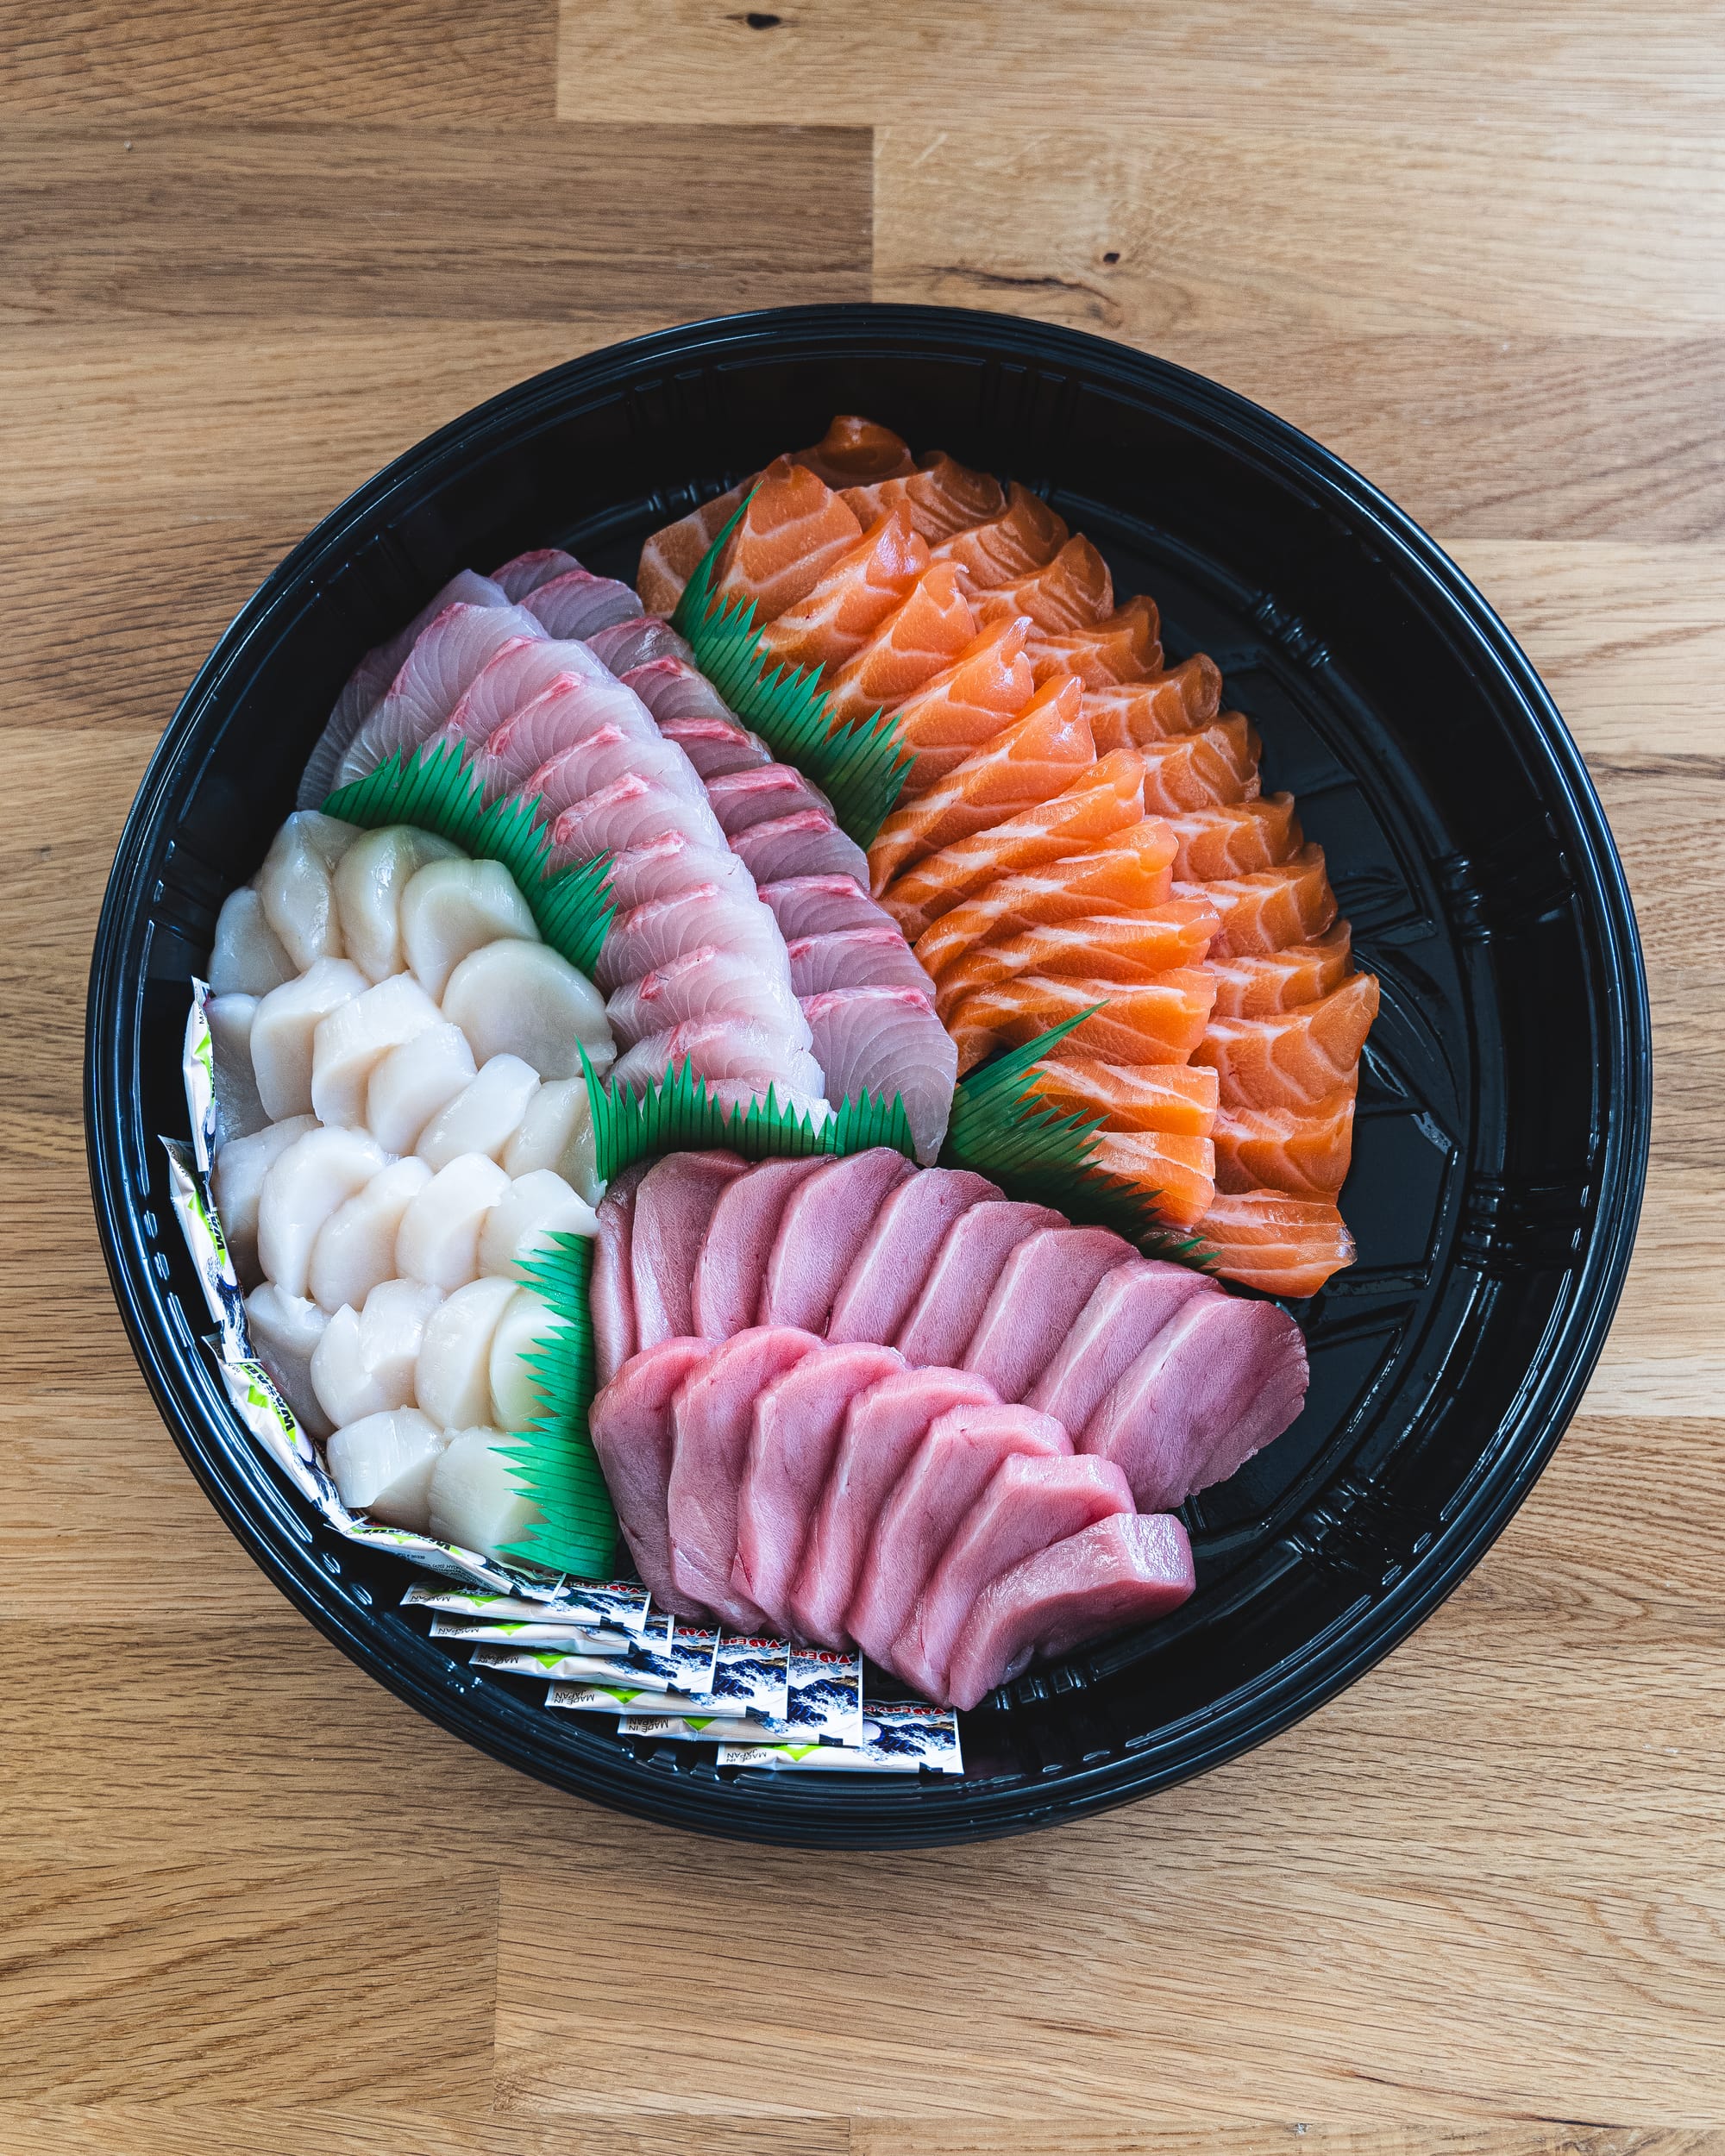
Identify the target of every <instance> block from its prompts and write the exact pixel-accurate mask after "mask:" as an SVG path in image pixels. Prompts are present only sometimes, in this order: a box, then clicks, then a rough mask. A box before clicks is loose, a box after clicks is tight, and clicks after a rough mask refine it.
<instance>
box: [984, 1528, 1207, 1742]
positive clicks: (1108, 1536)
mask: <svg viewBox="0 0 1725 2156" xmlns="http://www.w3.org/2000/svg"><path fill="white" fill-rule="evenodd" d="M1196 1584H1197V1582H1196V1578H1195V1575H1194V1572H1193V1570H1192V1545H1191V1544H1190V1543H1189V1541H1188V1540H1187V1539H1186V1530H1185V1529H1184V1528H1183V1527H1182V1526H1181V1524H1180V1522H1179V1521H1178V1520H1176V1519H1173V1518H1172V1517H1171V1516H1170V1514H1167V1513H1143V1514H1135V1513H1115V1514H1113V1515H1112V1517H1110V1518H1109V1519H1107V1520H1098V1521H1097V1523H1096V1525H1095V1526H1094V1527H1086V1528H1085V1529H1084V1530H1083V1532H1082V1533H1081V1534H1076V1535H1069V1536H1068V1537H1067V1539H1065V1540H1064V1541H1063V1542H1056V1543H1052V1544H1051V1545H1050V1546H1049V1547H1048V1548H1047V1549H1045V1550H1041V1551H1038V1553H1037V1554H1036V1556H1034V1557H1026V1558H1025V1559H1024V1561H1023V1562H1022V1563H1021V1564H1015V1565H1013V1567H1012V1569H1011V1570H1010V1571H1007V1572H1003V1573H1001V1574H1000V1577H999V1578H998V1579H994V1580H991V1581H990V1582H989V1583H988V1586H987V1587H985V1588H984V1589H983V1590H982V1594H981V1595H979V1596H978V1597H977V1599H976V1601H975V1606H974V1607H973V1608H972V1609H971V1612H970V1614H969V1618H968V1619H967V1620H966V1622H965V1625H964V1628H963V1631H962V1632H961V1633H959V1635H958V1641H957V1645H956V1646H955V1647H954V1649H953V1651H952V1659H951V1662H950V1665H949V1667H948V1671H947V1680H946V1697H947V1698H948V1700H949V1701H950V1702H951V1704H952V1705H953V1706H955V1707H957V1708H961V1709H965V1710H968V1709H969V1708H973V1707H975V1705H976V1704H977V1702H979V1701H981V1700H983V1699H986V1698H987V1697H988V1694H989V1693H990V1692H992V1691H993V1690H994V1689H995V1687H996V1686H997V1685H1000V1684H1008V1683H1011V1682H1012V1680H1013V1677H1018V1676H1019V1675H1020V1674H1021V1673H1022V1672H1023V1671H1024V1670H1027V1669H1028V1668H1029V1667H1030V1664H1031V1663H1032V1660H1034V1659H1037V1658H1040V1659H1041V1660H1043V1661H1044V1662H1051V1661H1055V1660H1057V1659H1058V1658H1059V1657H1060V1656H1062V1655H1063V1654H1069V1653H1070V1652H1071V1651H1072V1650H1073V1648H1075V1647H1080V1646H1082V1645H1084V1644H1085V1643H1086V1642H1087V1641H1088V1640H1091V1639H1101V1637H1102V1636H1103V1634H1104V1633H1110V1632H1116V1631H1118V1630H1119V1629H1120V1627H1121V1626H1125V1625H1144V1624H1148V1623H1150V1621H1151V1620H1152V1619H1153V1618H1157V1617H1161V1616H1163V1615H1164V1614H1166V1613H1167V1612H1168V1611H1169V1610H1170V1609H1177V1608H1179V1606H1180V1605H1181V1603H1182V1602H1183V1601H1186V1599H1187V1598H1188V1596H1189V1595H1190V1594H1191V1592H1192V1589H1193V1588H1194V1587H1195V1585H1196Z"/></svg>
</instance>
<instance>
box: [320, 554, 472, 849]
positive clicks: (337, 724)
mask: <svg viewBox="0 0 1725 2156" xmlns="http://www.w3.org/2000/svg"><path fill="white" fill-rule="evenodd" d="M509 603H510V602H509V594H508V593H507V592H505V591H504V590H503V589H502V588H501V587H500V586H499V585H496V584H494V583H493V582H492V580H491V579H490V578H489V577H488V576H478V575H476V574H475V573H474V571H473V570H472V569H462V570H461V572H460V573H458V574H456V575H455V576H453V577H451V578H450V580H449V582H448V583H447V584H446V585H445V586H443V588H442V591H441V592H438V593H437V594H436V598H434V599H432V600H431V601H430V604H429V605H425V606H422V607H421V608H420V610H419V611H418V612H417V614H416V615H415V616H414V617H413V619H412V620H411V622H409V623H408V624H407V626H406V628H405V629H404V630H401V631H400V632H399V633H398V635H396V636H392V637H391V638H390V639H389V641H388V642H386V643H380V644H378V645H377V646H375V647H374V648H373V649H372V650H370V651H368V652H367V654H366V655H365V657H364V658H363V659H361V661H360V663H359V664H358V666H356V667H354V670H353V672H352V673H351V674H349V675H348V682H347V686H346V687H345V688H344V689H343V690H342V693H341V694H340V696H338V697H337V698H336V708H335V709H334V711H331V712H330V714H329V721H328V723H327V724H326V725H325V726H324V729H323V732H322V734H320V735H319V736H318V738H317V747H316V748H315V749H313V750H312V752H311V757H310V759H309V760H308V761H307V763H306V766H305V771H304V776H303V777H302V778H301V780H300V781H299V793H298V797H297V798H296V799H295V802H294V806H295V807H296V808H303V809H308V808H312V809H315V808H322V807H323V802H324V799H325V797H326V796H327V795H328V794H329V791H330V789H331V788H332V787H334V785H335V783H336V772H337V770H338V769H339V768H340V767H341V762H342V757H343V756H344V755H346V754H347V753H348V743H350V742H351V741H352V740H353V738H354V735H355V734H357V733H358V732H359V730H360V728H361V725H362V724H364V722H365V720H366V718H367V717H368V716H369V714H370V712H371V710H372V707H373V705H375V704H376V703H377V702H378V701H379V699H380V698H381V697H382V696H383V695H384V694H385V693H386V691H387V689H388V687H389V685H390V683H391V682H392V681H393V680H394V679H395V677H396V675H397V674H399V673H400V671H401V666H402V661H404V660H405V658H406V656H407V655H408V653H409V652H410V651H411V650H412V649H413V647H414V644H415V643H416V642H417V640H418V637H419V634H420V631H421V630H423V629H427V628H429V627H430V624H432V623H433V622H434V621H436V618H437V617H438V615H439V614H441V613H442V611H444V609H445V608H446V607H449V606H455V605H463V606H494V607H499V608H502V607H506V606H507V605H509Z"/></svg>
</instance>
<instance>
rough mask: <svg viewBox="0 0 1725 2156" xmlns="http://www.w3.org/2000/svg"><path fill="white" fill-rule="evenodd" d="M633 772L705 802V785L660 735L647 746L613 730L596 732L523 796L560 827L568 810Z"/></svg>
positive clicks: (535, 775)
mask: <svg viewBox="0 0 1725 2156" xmlns="http://www.w3.org/2000/svg"><path fill="white" fill-rule="evenodd" d="M631 772H632V773H634V774H637V776H639V777H641V778H643V779H653V780H656V781H657V782H658V783H659V784H660V785H661V786H663V787H668V788H669V789H670V791H671V792H672V793H681V794H683V795H684V796H685V797H686V798H687V799H689V800H691V801H696V802H699V800H700V799H702V798H703V796H702V789H701V782H700V780H699V778H698V777H697V776H696V774H695V771H694V768H693V765H691V763H690V762H689V760H688V758H687V756H686V755H684V754H683V752H682V751H681V749H678V748H676V747H675V746H674V744H673V743H670V742H668V741H663V740H662V739H660V737H659V736H657V735H656V734H655V736H654V737H653V739H652V740H651V741H642V740H641V739H639V738H638V737H637V736H635V735H633V734H625V733H624V732H623V731H622V730H621V729H619V728H618V727H616V726H609V725H607V726H600V727H599V728H597V729H595V730H594V731H593V733H591V734H590V735H588V736H587V738H586V740H585V741H581V742H577V743H576V744H575V746H574V748H573V749H565V750H564V751H563V753H562V754H561V755H559V756H554V757H553V758H552V759H551V761H549V763H546V764H542V765H541V766H540V767H539V768H538V769H537V770H536V771H532V772H530V773H529V774H528V775H527V777H526V778H524V780H522V782H521V786H520V788H519V791H520V793H521V795H522V798H523V799H524V800H529V801H536V802H537V803H538V805H539V816H540V818H541V820H542V821H543V822H544V823H548V824H549V823H555V821H556V819H557V818H558V817H560V816H561V814H562V812H563V811H564V810H565V809H568V808H573V807H574V805H575V804H576V802H577V801H584V800H585V799H586V798H587V796H588V795H589V794H592V793H599V791H600V790H601V788H603V787H608V786H611V785H612V784H614V783H615V781H616V780H618V779H623V778H627V777H628V776H629V774H630V773H631Z"/></svg>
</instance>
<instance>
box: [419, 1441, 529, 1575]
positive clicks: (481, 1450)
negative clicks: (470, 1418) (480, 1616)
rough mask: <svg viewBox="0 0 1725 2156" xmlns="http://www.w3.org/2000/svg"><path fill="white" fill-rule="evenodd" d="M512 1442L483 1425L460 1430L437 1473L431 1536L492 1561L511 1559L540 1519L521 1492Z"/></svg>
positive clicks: (432, 1500)
mask: <svg viewBox="0 0 1725 2156" xmlns="http://www.w3.org/2000/svg"><path fill="white" fill-rule="evenodd" d="M511 1444H512V1440H511V1438H507V1437H505V1434H504V1432H502V1431H501V1430H496V1429H490V1428H486V1426H483V1425H481V1426H479V1427H476V1428H474V1429H472V1430H457V1431H454V1432H451V1434H450V1438H449V1444H448V1445H447V1446H446V1447H445V1448H444V1451H443V1453H442V1457H441V1458H440V1459H439V1460H438V1462H437V1464H436V1468H435V1469H434V1470H433V1471H432V1476H431V1492H430V1506H429V1514H430V1527H431V1532H432V1533H433V1534H434V1535H436V1537H437V1538H438V1539H440V1540H441V1541H444V1542H453V1543H456V1544H458V1545H460V1546H461V1548H462V1549H464V1550H479V1551H484V1553H485V1554H486V1556H487V1557H507V1556H508V1555H509V1545H510V1544H511V1543H513V1542H518V1541H519V1540H520V1539H521V1538H522V1536H523V1535H524V1534H525V1533H526V1532H527V1531H528V1529H529V1528H530V1527H531V1526H535V1525H536V1523H537V1522H538V1520H539V1519H540V1517H541V1515H540V1513H539V1509H538V1507H536V1505H535V1504H534V1503H533V1502H532V1501H531V1500H530V1498H526V1497H524V1496H523V1495H522V1494H521V1492H520V1489H518V1488H517V1484H516V1480H515V1468H514V1463H512V1462H511V1460H510V1458H509V1457H507V1455H506V1453H505V1450H504V1448H505V1446H510V1445H511Z"/></svg>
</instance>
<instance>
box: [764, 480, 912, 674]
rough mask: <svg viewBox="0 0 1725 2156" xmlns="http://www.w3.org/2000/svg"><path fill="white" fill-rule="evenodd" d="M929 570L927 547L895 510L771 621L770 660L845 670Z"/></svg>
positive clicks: (903, 513)
mask: <svg viewBox="0 0 1725 2156" xmlns="http://www.w3.org/2000/svg"><path fill="white" fill-rule="evenodd" d="M927 567H928V548H927V545H926V543H925V542H924V541H923V540H922V539H920V538H919V537H918V536H917V534H916V533H915V531H913V530H912V528H911V520H910V517H909V514H908V513H907V512H906V511H904V510H902V509H900V510H895V511H892V512H891V513H890V514H888V515H887V516H885V517H881V518H880V520H879V521H878V522H877V523H873V524H871V525H870V526H869V528H868V530H865V531H864V533H863V535H862V538H861V539H859V540H858V541H857V542H856V545H855V546H854V547H851V548H848V549H847V550H846V551H845V552H844V554H842V555H839V557H838V559H837V561H835V562H834V563H833V565H832V567H831V568H830V569H829V570H828V571H827V572H826V573H825V575H824V576H823V577H822V578H821V580H820V581H819V584H817V585H815V586H814V587H813V588H812V590H811V591H808V592H805V593H804V595H803V597H802V598H801V599H799V600H798V602H797V604H796V605H794V606H790V607H787V609H786V610H785V611H784V612H783V613H782V614H781V615H780V616H779V617H778V618H777V620H776V621H774V622H773V623H771V624H769V625H768V629H767V631H766V634H765V636H763V637H762V649H763V651H764V652H765V654H766V655H767V657H768V658H769V659H771V660H773V661H776V662H777V663H779V664H780V665H783V666H792V667H827V668H828V669H829V670H831V669H833V668H836V667H841V666H843V665H844V661H846V660H847V659H849V658H850V657H851V656H852V655H853V654H854V653H856V652H857V651H860V650H861V649H862V646H863V644H864V643H865V642H867V641H868V639H869V636H871V635H872V634H873V633H874V631H875V630H876V629H878V628H879V627H880V625H881V623H882V622H883V621H884V620H885V619H886V618H887V617H888V614H890V613H891V612H892V611H893V610H894V607H897V606H901V605H903V604H904V602H905V600H906V599H907V598H908V597H909V596H910V592H911V586H913V584H914V583H915V582H916V580H917V579H918V578H919V576H920V575H921V574H922V573H923V572H924V570H925V569H926V568H927Z"/></svg>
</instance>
